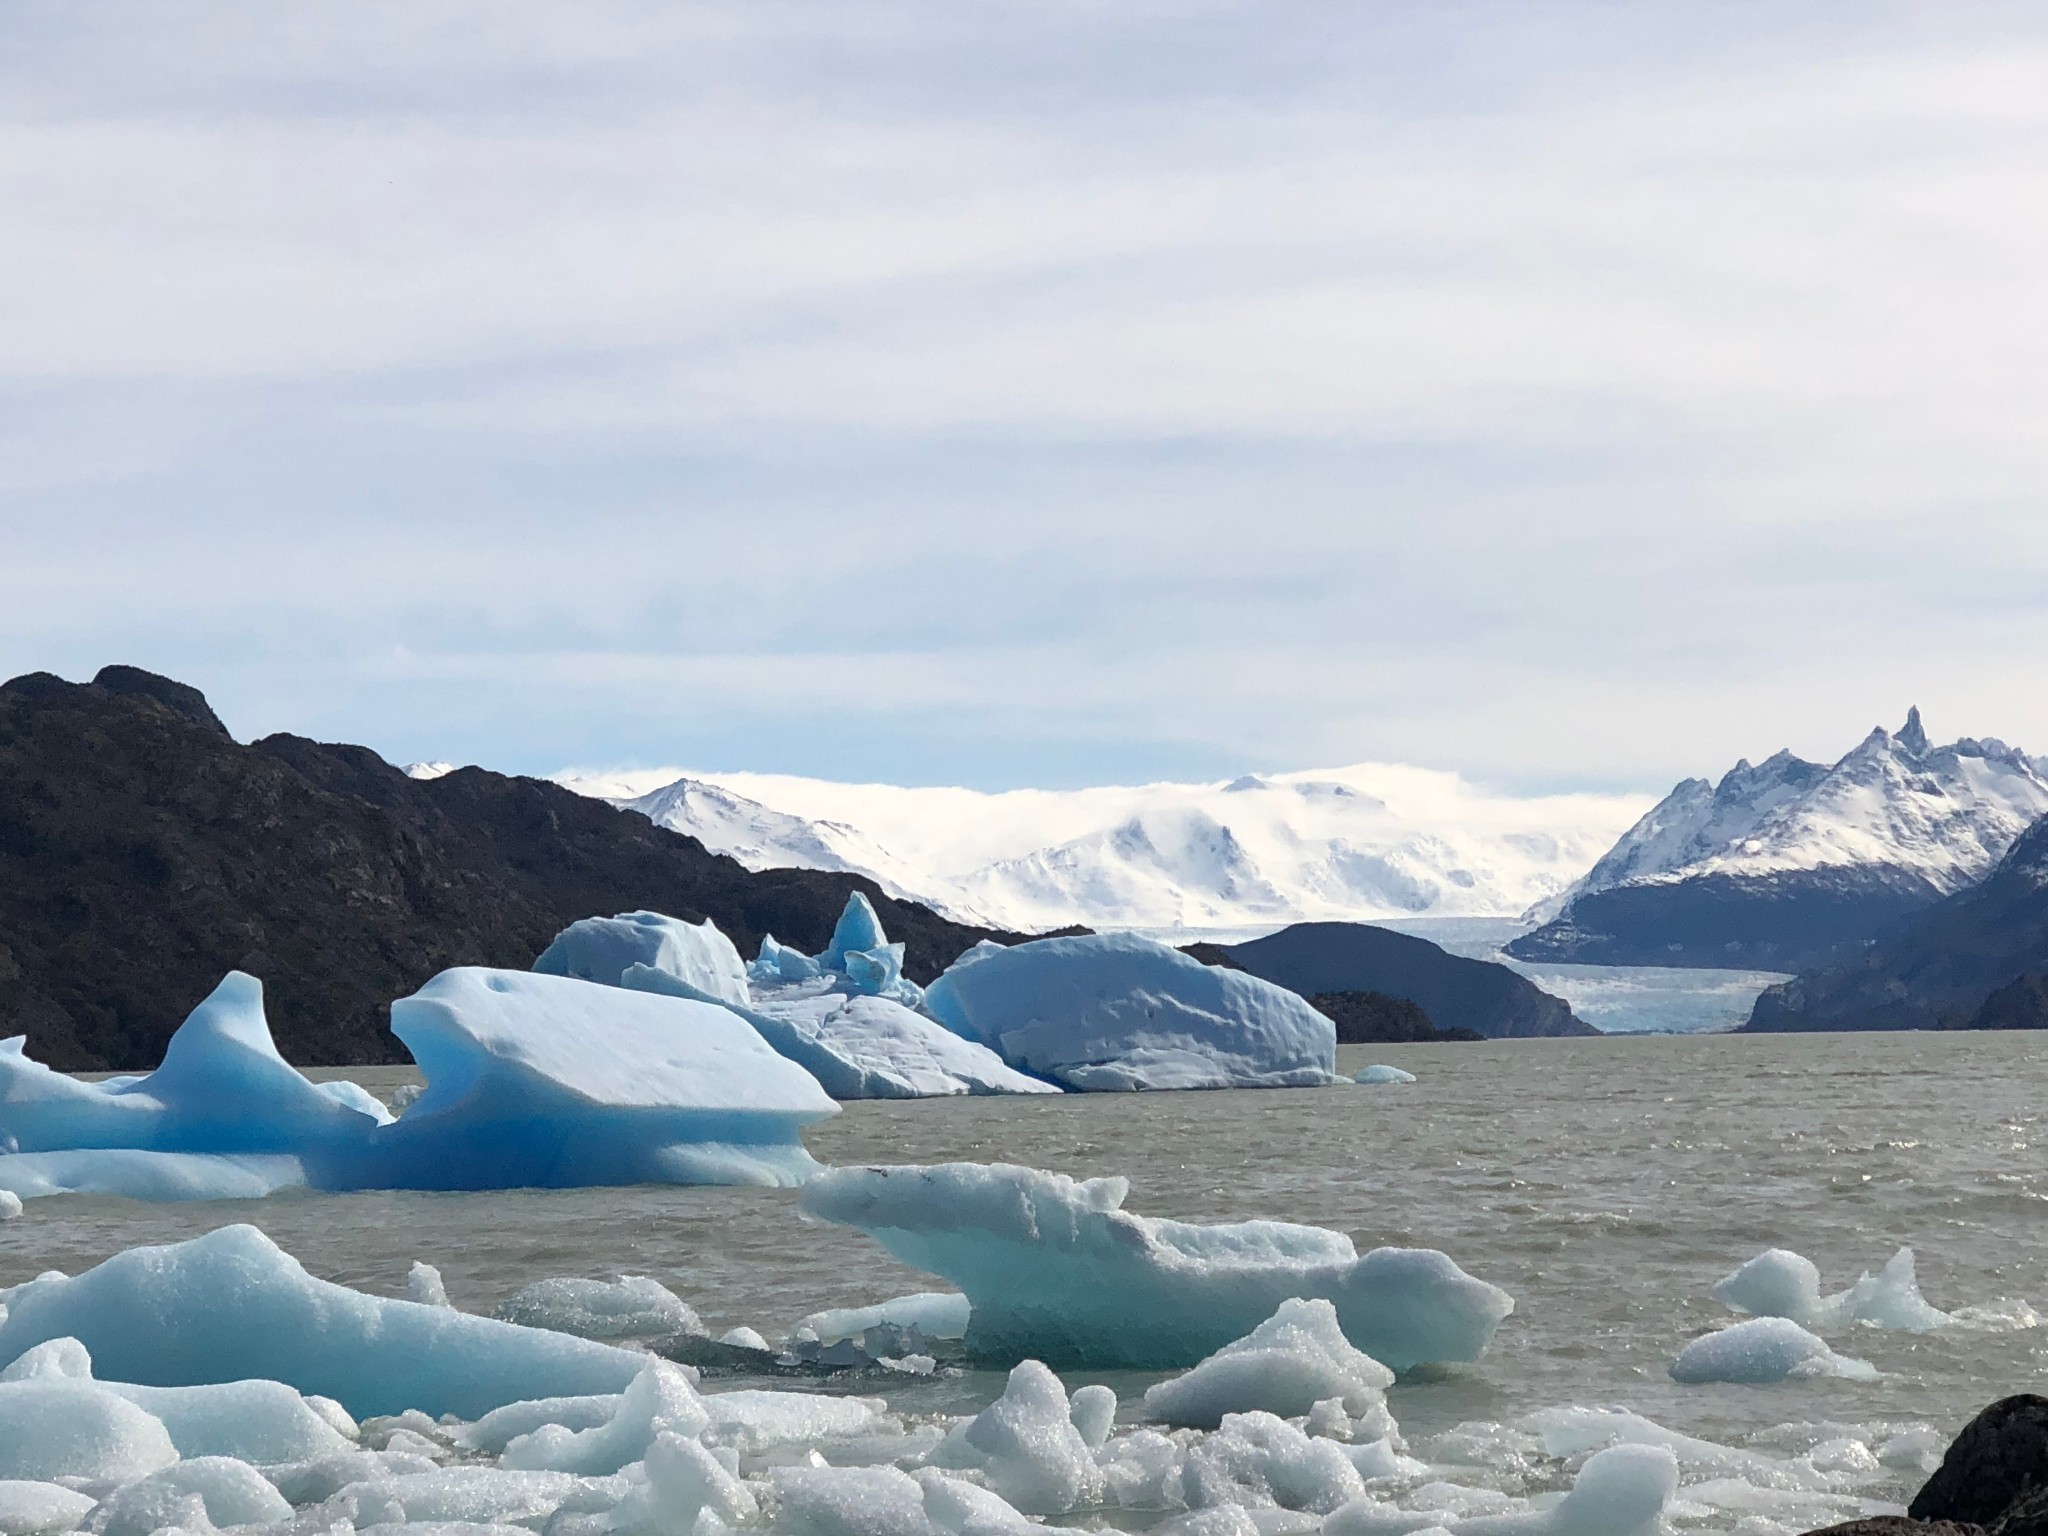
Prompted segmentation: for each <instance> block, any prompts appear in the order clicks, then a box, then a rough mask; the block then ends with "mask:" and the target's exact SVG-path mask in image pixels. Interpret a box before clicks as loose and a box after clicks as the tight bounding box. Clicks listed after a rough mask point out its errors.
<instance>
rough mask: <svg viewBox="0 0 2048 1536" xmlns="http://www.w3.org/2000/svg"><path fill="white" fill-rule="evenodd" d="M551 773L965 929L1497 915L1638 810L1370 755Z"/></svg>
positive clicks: (720, 844) (755, 855)
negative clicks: (843, 770)
mask: <svg viewBox="0 0 2048 1536" xmlns="http://www.w3.org/2000/svg"><path fill="white" fill-rule="evenodd" d="M649 777H650V776H649V775H608V776H577V775H565V776H564V777H563V778H562V779H561V782H562V783H565V784H567V785H568V786H569V787H571V788H573V789H579V790H582V791H583V792H584V793H596V794H599V795H601V796H602V797H603V798H606V799H609V800H611V801H612V802H613V803H614V804H619V805H623V806H627V807H629V808H631V809H633V810H637V811H640V812H641V813H642V814H644V815H647V816H649V817H651V818H652V819H653V820H655V821H657V822H659V823H660V824H661V825H663V826H667V827H671V828H674V829H675V830H677V831H680V832H687V833H689V834H690V835H691V836H693V837H696V838H698V839H700V840H701V841H702V842H703V843H704V844H705V846H706V847H708V848H711V849H714V850H716V851H718V852H722V853H729V854H731V855H732V856H733V857H734V858H736V859H738V860H739V861H740V862H741V863H743V864H745V865H747V866H748V867H749V868H751V869H766V868H774V867H800V868H810V869H840V870H853V871H856V872H858V873H862V874H866V875H869V876H870V877H872V878H873V879H875V880H877V881H878V882H880V883H881V884H882V885H883V886H884V887H885V888H886V889H888V890H890V891H892V892H894V893H896V894H899V895H903V896H907V897H911V898H913V899H916V900H918V901H922V902H926V903H928V904H930V905H932V906H934V907H937V908H938V909H940V910H941V911H944V912H947V913H949V914H951V915H953V916H956V917H958V918H960V919H962V920H964V921H972V922H978V923H986V924H989V925H992V926H997V927H1004V928H1012V929H1020V930H1043V929H1046V928H1055V927H1060V926H1062V925H1065V924H1068V923H1086V924H1088V925H1089V926H1091V927H1119V928H1140V929H1148V930H1160V931H1165V930H1187V931H1204V932H1218V931H1242V932H1250V931H1262V930H1266V929H1270V928H1274V927H1278V926H1281V925H1284V924H1286V923H1290V922H1296V921H1303V920H1312V919H1314V920H1350V919H1371V918H1385V917H1394V916H1414V915H1419V914H1429V915H1442V916H1462V917H1500V916H1513V915H1515V914H1517V913H1520V912H1522V911H1524V910H1525V909H1527V908H1528V907H1529V906H1530V905H1531V904H1533V903H1535V902H1538V901H1541V900H1543V899H1544V898H1546V897H1552V896H1556V895H1558V894H1560V893H1562V892H1563V891H1564V889H1565V888H1566V887H1567V886H1568V885H1569V884H1570V882H1571V881H1572V880H1574V879H1575V878H1576V877H1577V876H1578V875H1579V874H1580V873H1581V872H1582V871H1583V870H1584V869H1585V868H1586V867H1587V866H1588V865H1589V864H1590V863H1591V862H1592V860H1593V858H1594V856H1595V855H1596V854H1597V853H1598V852H1599V850H1600V849H1601V848H1603V847H1605V846H1607V844H1608V843H1609V842H1610V841H1611V840H1612V839H1613V837H1614V835H1615V833H1616V832H1617V831H1619V830H1620V829H1621V828H1622V827H1624V826H1625V825H1627V823H1628V822H1629V820H1630V819H1631V818H1632V817H1634V816H1636V815H1637V814H1638V813H1639V812H1640V810H1641V808H1642V804H1643V802H1642V800H1641V799H1640V798H1636V797H1630V796H1619V795H1553V796H1547V797H1542V798H1513V797H1508V796H1501V795H1494V794H1489V793H1487V792H1485V791H1482V790H1480V789H1477V788H1475V787H1474V786H1472V785H1470V784H1467V783H1466V782H1465V781H1464V780H1462V779H1460V778H1459V777H1458V776H1457V775H1455V774H1450V773H1441V772H1435V771H1431V770H1425V769H1417V768H1405V767H1398V766H1392V765H1387V764H1370V763H1369V764H1361V765H1358V766H1355V767H1351V768H1344V769H1337V770H1330V771H1323V772H1309V773H1290V774H1274V775H1268V776H1259V775H1248V776H1246V777H1243V778H1239V779H1235V780H1232V781H1230V782H1229V783H1221V784H1148V785H1137V786H1110V787H1104V788H1096V789H1083V790H1073V791H1051V790H1013V791H1008V792H1004V793H999V794H990V793H983V792H980V791H975V790H966V789H952V788H928V789H910V788H900V787H897V786H893V785H873V784H865V785H857V784H834V783H830V782H826V781H822V780H816V779H798V778H788V777H780V776H771V775H756V774H691V775H681V776H676V775H670V776H669V779H668V782H665V783H664V784H663V785H662V786H661V787H660V788H658V789H653V790H651V791H650V790H649V789H648V787H647V780H648V778H649Z"/></svg>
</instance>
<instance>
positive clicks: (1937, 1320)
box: [1714, 1248, 1956, 1333]
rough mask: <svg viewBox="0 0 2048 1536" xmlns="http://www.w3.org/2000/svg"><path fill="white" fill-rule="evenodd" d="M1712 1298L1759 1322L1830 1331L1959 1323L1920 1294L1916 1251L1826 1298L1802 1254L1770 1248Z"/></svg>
mask: <svg viewBox="0 0 2048 1536" xmlns="http://www.w3.org/2000/svg"><path fill="white" fill-rule="evenodd" d="M1714 1299H1715V1300H1716V1301H1719V1302H1720V1303H1722V1304H1723V1305H1724V1306H1728V1307H1732V1308H1733V1309H1734V1310H1736V1311H1737V1312H1748V1313H1750V1314H1751V1315H1753V1316H1756V1317H1784V1318H1790V1319H1791V1320H1792V1321H1793V1322H1795V1323H1798V1324H1799V1325H1800V1326H1801V1327H1803V1328H1811V1329H1814V1330H1816V1331H1818V1332H1832V1331H1834V1330H1836V1329H1839V1328H1846V1327H1848V1326H1850V1325H1851V1324H1852V1323H1865V1324H1868V1325H1869V1326H1871V1327H1873V1328H1898V1329H1903V1330H1905V1331H1907V1332H1910V1333H1927V1332H1930V1331H1931V1330H1933V1329H1936V1328H1946V1327H1948V1326H1950V1325H1951V1324H1952V1323H1954V1322H1955V1321H1956V1319H1955V1318H1953V1317H1951V1316H1950V1315H1949V1314H1948V1313H1946V1312H1943V1311H1941V1310H1940V1309H1939V1308H1937V1307H1933V1306H1930V1305H1928V1303H1927V1301H1926V1299H1925V1298H1923V1297H1922V1296H1921V1294H1920V1284H1919V1280H1918V1277H1917V1275H1916V1274H1915V1265H1914V1259H1913V1250H1912V1249H1910V1248H1901V1249H1900V1250H1899V1251H1898V1252H1897V1253H1895V1254H1893V1255H1892V1256H1891V1258H1890V1259H1889V1260H1888V1261H1886V1263H1885V1266H1884V1268H1883V1269H1881V1270H1879V1271H1878V1272H1877V1273H1876V1274H1874V1275H1873V1274H1871V1273H1870V1272H1869V1271H1867V1270H1866V1271H1865V1272H1864V1273H1863V1275H1862V1276H1861V1277H1860V1278H1858V1280H1857V1281H1856V1283H1855V1284H1854V1285H1852V1286H1850V1287H1849V1289H1847V1290H1846V1291H1838V1292H1837V1293H1836V1294H1834V1295H1833V1296H1823V1295H1822V1294H1821V1290H1820V1270H1819V1269H1818V1268H1817V1267H1815V1265H1814V1263H1813V1261H1812V1260H1811V1259H1809V1258H1807V1257H1805V1256H1804V1255H1803V1254H1798V1253H1794V1252H1792V1251H1791V1250H1790V1249H1788V1248H1770V1249H1766V1250H1765V1251H1764V1252H1762V1253H1760V1254H1758V1255H1757V1256H1756V1257H1755V1258H1753V1259H1751V1260H1750V1261H1749V1262H1748V1263H1747V1264H1744V1265H1743V1266H1742V1267H1741V1268H1740V1269H1738V1270H1736V1271H1735V1272H1734V1273H1733V1274H1731V1275H1728V1276H1726V1277H1725V1278H1723V1279H1722V1280H1720V1281H1719V1282H1718V1283H1717V1284H1716V1285H1715V1286H1714Z"/></svg>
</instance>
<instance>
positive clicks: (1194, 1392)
mask: <svg viewBox="0 0 2048 1536" xmlns="http://www.w3.org/2000/svg"><path fill="white" fill-rule="evenodd" d="M1393 1384H1394V1373H1393V1372H1392V1371H1390V1370H1388V1369H1387V1368H1386V1367H1385V1366H1384V1365H1381V1364H1380V1363H1379V1361H1377V1360H1375V1359H1373V1358H1372V1357H1371V1356H1370V1355H1367V1354H1365V1353H1363V1352H1362V1351H1360V1350H1358V1349H1355V1348H1353V1347H1352V1344H1351V1341H1350V1340H1349V1339H1347V1338H1345V1336H1344V1329H1343V1325H1342V1324H1341V1323H1340V1322H1339V1321H1338V1319H1337V1309H1336V1308H1335V1307H1334V1306H1332V1305H1331V1304H1330V1303H1329V1302H1327V1301H1325V1300H1322V1299H1321V1298H1316V1299H1313V1300H1304V1299H1301V1298H1299V1297H1289V1298H1288V1299H1287V1300H1286V1301H1283V1302H1281V1303H1280V1305H1279V1307H1278V1308H1276V1309H1275V1310H1274V1313H1273V1315H1272V1316H1271V1317H1269V1318H1267V1319H1266V1321H1264V1322H1263V1323H1261V1324H1259V1326H1258V1327H1256V1328H1254V1329H1253V1330H1252V1331H1251V1332H1250V1333H1248V1334H1246V1335H1245V1336H1244V1337H1243V1338H1241V1339H1237V1340H1234V1341H1233V1342H1231V1343H1229V1344H1226V1345H1224V1346H1223V1348H1221V1349H1219V1350H1217V1351H1216V1353H1214V1354H1213V1355H1211V1356H1209V1358H1208V1359H1206V1360H1204V1361H1203V1362H1202V1363H1201V1364H1200V1365H1198V1366H1196V1367H1195V1368H1194V1369H1193V1370H1191V1371H1188V1372H1186V1373H1185V1374H1183V1375H1180V1376H1176V1377H1173V1378H1172V1379H1171V1380H1168V1381H1162V1382H1160V1383H1159V1384H1158V1385H1157V1386H1154V1387H1151V1388H1149V1389H1147V1391H1146V1393H1145V1416H1146V1417H1147V1418H1150V1419H1155V1420H1157V1421H1159V1422H1160V1423H1162V1424H1176V1425H1190V1426H1193V1427H1194V1428H1197V1429H1215V1428H1216V1427H1217V1426H1218V1425H1220V1424H1221V1423H1222V1422H1223V1418H1224V1415H1226V1414H1231V1413H1248V1412H1251V1411H1254V1410H1258V1409H1263V1410H1265V1411H1266V1412H1268V1413H1273V1414H1278V1415H1279V1416H1280V1417H1281V1418H1283V1419H1285V1418H1294V1417H1297V1416H1300V1415H1305V1414H1307V1413H1309V1412H1310V1411H1311V1410H1313V1409H1314V1408H1315V1406H1316V1404H1318V1403H1321V1402H1327V1401H1330V1400H1332V1399H1335V1400H1336V1401H1337V1402H1338V1403H1339V1404H1340V1405H1341V1407H1342V1408H1343V1410H1344V1413H1345V1415H1346V1417H1347V1418H1351V1419H1361V1418H1365V1417H1366V1416H1368V1415H1369V1414H1371V1413H1372V1412H1373V1411H1374V1410H1375V1409H1377V1408H1380V1407H1381V1406H1382V1405H1383V1404H1384V1403H1385V1402H1386V1389H1387V1388H1388V1387H1390V1386H1392V1385H1393Z"/></svg>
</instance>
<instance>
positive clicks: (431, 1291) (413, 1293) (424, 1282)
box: [405, 1259, 453, 1307]
mask: <svg viewBox="0 0 2048 1536" xmlns="http://www.w3.org/2000/svg"><path fill="white" fill-rule="evenodd" d="M405 1299H406V1300H407V1301H416V1302H418V1303H419V1304H420V1305H421V1306H423V1307H446V1306H452V1305H453V1303H452V1302H450V1301H449V1300H448V1287H447V1286H446V1285H445V1284H444V1283H443V1282H442V1280H441V1271H440V1270H438V1269H436V1268H435V1267H434V1266H433V1265H431V1264H428V1263H424V1262H422V1261H421V1260H419V1259H415V1260H413V1265H412V1268H411V1269H409V1270H407V1271H406V1272H405Z"/></svg>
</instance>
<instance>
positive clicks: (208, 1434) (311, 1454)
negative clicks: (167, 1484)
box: [103, 1381, 353, 1464]
mask: <svg viewBox="0 0 2048 1536" xmlns="http://www.w3.org/2000/svg"><path fill="white" fill-rule="evenodd" d="M103 1385H104V1386H105V1387H106V1389H107V1391H109V1392H112V1393H113V1394H114V1395H115V1396H117V1397H125V1398H127V1399H128V1401H129V1402H131V1403H133V1404H135V1406H136V1407H138V1408H141V1409H144V1410H145V1411H147V1412H149V1413H151V1414H154V1415H155V1416H156V1418H157V1419H158V1421H159V1422H161V1423H162V1425H163V1426H164V1428H165V1429H166V1430H167V1431H169V1433H170V1437H171V1444H173V1445H174V1446H176V1447H177V1448H178V1454H179V1455H180V1456H232V1457H235V1458H237V1459H238V1460H241V1461H253V1462H262V1463H266V1464H268V1463H277V1462H287V1461H314V1460H318V1459H319V1458H321V1457H324V1456H335V1455H340V1454H341V1453H343V1452H346V1451H349V1450H351V1449H353V1447H352V1446H351V1445H350V1444H349V1442H348V1440H347V1439H346V1438H344V1437H343V1436H342V1435H341V1433H340V1432H339V1431H337V1430H336V1429H335V1427H334V1426H333V1425H332V1424H330V1423H328V1422H327V1420H326V1419H325V1418H324V1417H322V1416H321V1414H320V1413H319V1412H317V1411H316V1410H315V1409H314V1408H313V1407H312V1406H311V1405H309V1404H308V1403H307V1402H306V1400H305V1399H304V1398H303V1397H301V1396H300V1395H299V1394H298V1393H297V1392H295V1391H293V1390H292V1389H291V1388H290V1387H288V1386H286V1385H285V1384H284V1383H283V1382H281V1381H228V1382H221V1383H219V1384H218V1385H211V1386H193V1387H142V1386H134V1385H132V1384H130V1383H127V1382H119V1381H109V1382H106V1383H104V1384H103Z"/></svg>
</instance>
